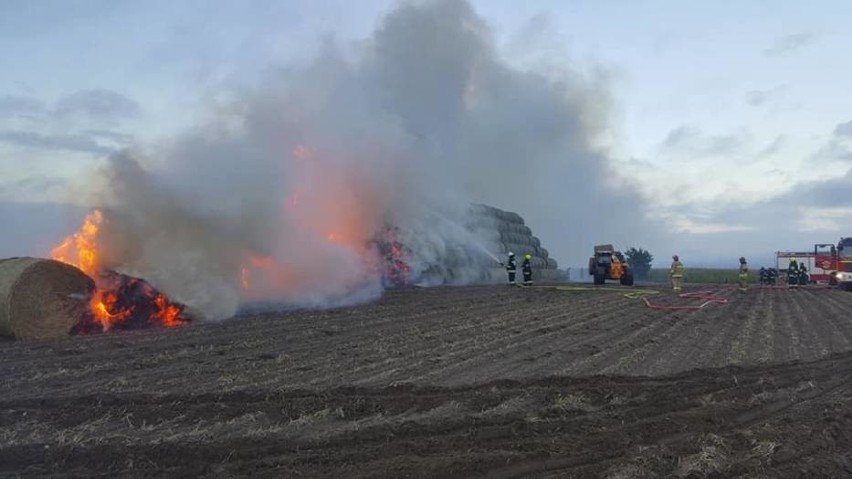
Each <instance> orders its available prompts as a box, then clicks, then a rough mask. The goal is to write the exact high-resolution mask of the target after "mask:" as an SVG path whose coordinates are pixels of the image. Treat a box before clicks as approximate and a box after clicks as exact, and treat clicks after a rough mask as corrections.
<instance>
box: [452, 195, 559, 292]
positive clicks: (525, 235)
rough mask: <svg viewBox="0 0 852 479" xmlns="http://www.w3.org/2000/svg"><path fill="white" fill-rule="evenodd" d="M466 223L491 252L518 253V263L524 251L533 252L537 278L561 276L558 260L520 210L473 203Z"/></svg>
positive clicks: (501, 253) (534, 271) (534, 275)
mask: <svg viewBox="0 0 852 479" xmlns="http://www.w3.org/2000/svg"><path fill="white" fill-rule="evenodd" d="M466 226H467V229H468V230H470V231H471V232H472V233H473V234H474V235H475V236H476V237H477V238H479V239H480V240H481V241H482V242H483V246H484V247H485V248H486V249H488V250H489V251H491V252H492V253H494V254H496V255H498V256H501V257H502V258H505V257H506V255H507V254H508V253H509V252H512V253H515V255H516V256H517V257H518V266H519V267H520V263H521V261H522V259H523V257H524V255H530V256H532V261H531V262H532V266H533V278H534V279H536V280H540V279H553V278H555V277H556V276H558V269H557V268H558V264H557V263H556V260H555V259H553V258H551V257H550V253H549V252H548V251H547V249H545V248H544V247H543V246H542V245H541V240H540V239H539V238H538V237H536V236H534V235H533V234H532V230H530V228H529V226H527V225H525V224H524V219H523V218H521V216H520V215H519V214H517V213H514V212H511V211H503V210H501V209H499V208H495V207H493V206H488V205H473V206H472V207H471V209H470V214H469V216H468V222H467V225H466Z"/></svg>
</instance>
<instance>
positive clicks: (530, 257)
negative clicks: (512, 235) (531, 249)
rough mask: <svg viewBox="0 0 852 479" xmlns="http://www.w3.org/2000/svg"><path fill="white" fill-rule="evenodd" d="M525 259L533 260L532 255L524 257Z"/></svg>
mask: <svg viewBox="0 0 852 479" xmlns="http://www.w3.org/2000/svg"><path fill="white" fill-rule="evenodd" d="M524 259H532V255H529V254H528V255H524Z"/></svg>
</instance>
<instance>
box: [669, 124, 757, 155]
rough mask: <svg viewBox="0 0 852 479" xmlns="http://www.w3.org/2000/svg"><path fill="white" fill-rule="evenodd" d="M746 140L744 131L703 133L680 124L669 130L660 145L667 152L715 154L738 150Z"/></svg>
mask: <svg viewBox="0 0 852 479" xmlns="http://www.w3.org/2000/svg"><path fill="white" fill-rule="evenodd" d="M748 141H749V137H748V135H747V134H746V133H745V132H740V133H733V134H729V135H705V134H704V133H702V132H701V130H699V129H698V128H696V127H692V126H688V125H682V126H679V127H677V128H675V129H673V130H671V131H670V132H669V134H668V135H666V138H665V139H664V140H663V142H662V144H661V145H660V146H661V148H662V150H663V151H665V152H668V153H674V154H680V153H685V154H691V155H700V156H717V155H730V154H733V153H737V152H740V151H741V150H742V149H743V148H744V147H745V146H746V145H747V143H748Z"/></svg>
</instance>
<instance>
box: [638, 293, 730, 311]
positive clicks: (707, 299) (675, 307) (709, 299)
mask: <svg viewBox="0 0 852 479" xmlns="http://www.w3.org/2000/svg"><path fill="white" fill-rule="evenodd" d="M715 293H716V291H714V290H706V291H693V292H691V293H682V294H679V295H678V297H679V298H688V299H698V300H704V302H703V303H701V304H699V305H694V304H688V305H687V304H652V303H651V302H650V301H648V298H647V297H642V301H643V302H644V303H645V306H647V307H649V308H651V309H655V310H658V311H697V310H699V309H703V308H704V307H705V306H707V305H710V304H726V303H727V302H728V299H727V298H722V297H719V296H716V295H715Z"/></svg>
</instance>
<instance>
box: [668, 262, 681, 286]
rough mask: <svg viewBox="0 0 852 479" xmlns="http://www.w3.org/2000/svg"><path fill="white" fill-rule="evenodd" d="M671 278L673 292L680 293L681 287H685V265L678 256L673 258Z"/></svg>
mask: <svg viewBox="0 0 852 479" xmlns="http://www.w3.org/2000/svg"><path fill="white" fill-rule="evenodd" d="M669 276H671V278H672V290H674V292H675V293H679V292H680V288H681V286H683V263H681V262H680V257H679V256H678V255H674V256H672V267H671V269H670V270H669Z"/></svg>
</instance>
